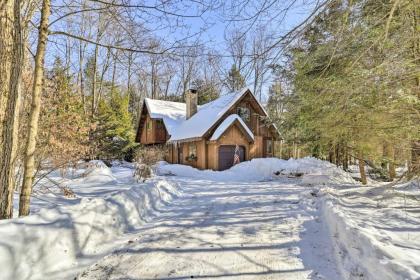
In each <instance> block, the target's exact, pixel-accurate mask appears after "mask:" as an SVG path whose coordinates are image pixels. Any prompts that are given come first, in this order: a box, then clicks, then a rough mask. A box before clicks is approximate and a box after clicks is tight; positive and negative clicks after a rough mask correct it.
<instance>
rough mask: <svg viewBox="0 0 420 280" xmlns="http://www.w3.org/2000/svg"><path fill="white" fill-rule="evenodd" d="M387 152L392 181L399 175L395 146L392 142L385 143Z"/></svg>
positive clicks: (389, 174) (389, 173)
mask: <svg viewBox="0 0 420 280" xmlns="http://www.w3.org/2000/svg"><path fill="white" fill-rule="evenodd" d="M385 153H386V159H387V163H388V176H389V180H390V181H392V180H394V179H395V177H396V176H397V173H396V172H395V163H394V160H395V151H394V147H393V146H392V144H391V143H385Z"/></svg>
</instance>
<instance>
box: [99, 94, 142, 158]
mask: <svg viewBox="0 0 420 280" xmlns="http://www.w3.org/2000/svg"><path fill="white" fill-rule="evenodd" d="M111 96H112V97H111V99H110V100H109V102H107V101H105V100H101V101H100V103H99V109H98V115H97V117H96V123H97V126H96V129H95V131H94V141H95V142H96V143H97V154H96V156H97V157H99V158H102V159H117V158H118V159H122V158H125V157H126V156H127V155H128V154H129V153H130V151H131V149H132V148H133V147H134V146H135V145H136V144H135V143H134V129H133V127H132V121H131V120H132V115H131V114H130V112H129V111H128V102H129V98H128V96H127V95H122V94H120V93H119V92H118V91H116V90H115V89H114V92H113V93H112V95H111Z"/></svg>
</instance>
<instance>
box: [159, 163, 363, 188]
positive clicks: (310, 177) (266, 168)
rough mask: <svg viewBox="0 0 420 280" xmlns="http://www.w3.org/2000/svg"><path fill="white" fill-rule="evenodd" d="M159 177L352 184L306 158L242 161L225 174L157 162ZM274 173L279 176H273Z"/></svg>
mask: <svg viewBox="0 0 420 280" xmlns="http://www.w3.org/2000/svg"><path fill="white" fill-rule="evenodd" d="M156 169H157V173H158V174H160V175H176V176H183V177H192V178H200V179H205V180H206V179H207V180H216V181H260V180H272V179H275V178H278V177H279V176H288V175H290V174H296V173H302V174H303V176H302V183H304V184H313V185H319V184H356V181H355V180H354V179H353V178H352V177H351V175H350V174H348V173H346V172H345V171H344V170H342V169H340V168H338V167H336V166H335V165H333V164H331V163H329V162H326V161H322V160H318V159H315V158H311V157H307V158H302V159H289V160H282V159H278V158H257V159H252V160H251V161H245V162H242V163H240V164H237V165H235V166H233V167H232V168H230V169H228V170H225V171H212V170H198V169H195V168H192V167H190V166H185V165H178V164H167V163H165V162H160V163H159V164H158V166H157V168H156ZM276 173H278V174H279V175H275V174H276Z"/></svg>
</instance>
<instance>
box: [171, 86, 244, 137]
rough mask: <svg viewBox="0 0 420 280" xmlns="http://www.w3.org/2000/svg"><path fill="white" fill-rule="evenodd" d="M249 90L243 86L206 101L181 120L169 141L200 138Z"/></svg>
mask: <svg viewBox="0 0 420 280" xmlns="http://www.w3.org/2000/svg"><path fill="white" fill-rule="evenodd" d="M247 92H249V89H248V88H244V89H242V90H241V91H239V92H231V93H228V94H225V95H223V96H220V97H219V98H217V99H216V100H213V101H211V102H209V103H206V104H204V105H202V106H200V108H199V109H198V111H197V113H195V115H193V116H192V117H191V118H190V119H188V120H186V121H185V122H183V123H182V124H181V125H180V126H179V127H178V128H177V129H176V131H175V133H174V134H171V138H170V139H169V141H181V140H185V139H192V138H201V137H203V136H204V134H205V133H206V132H207V131H208V130H209V129H210V128H211V127H212V126H213V125H214V124H216V122H217V121H218V120H220V118H221V117H222V116H223V115H224V114H225V113H226V112H227V111H228V110H229V109H230V108H231V107H232V106H233V105H234V104H235V103H236V102H237V101H238V100H239V99H240V98H241V97H242V96H243V95H244V94H245V93H247Z"/></svg>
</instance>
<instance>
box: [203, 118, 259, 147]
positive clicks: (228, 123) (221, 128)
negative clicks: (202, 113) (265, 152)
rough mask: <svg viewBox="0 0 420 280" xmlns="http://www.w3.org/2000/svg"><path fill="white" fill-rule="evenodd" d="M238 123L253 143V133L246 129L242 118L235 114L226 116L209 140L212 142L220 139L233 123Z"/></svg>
mask: <svg viewBox="0 0 420 280" xmlns="http://www.w3.org/2000/svg"><path fill="white" fill-rule="evenodd" d="M235 121H238V122H239V124H240V125H241V126H242V127H243V129H244V130H245V132H246V133H247V134H248V135H249V137H250V138H251V139H252V140H253V141H254V133H252V131H251V130H250V129H249V128H248V126H247V125H246V124H245V123H244V121H243V120H242V118H241V117H240V116H238V115H237V114H232V115H230V116H228V117H227V118H226V119H225V120H224V121H223V122H222V123H221V124H220V125H219V126H218V127H217V129H216V130H215V131H214V133H213V135H212V136H211V138H210V141H214V140H217V139H219V138H220V136H222V134H223V133H224V132H225V131H226V130H227V129H228V128H229V127H230V126H231V125H232V124H233V123H234V122H235Z"/></svg>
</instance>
